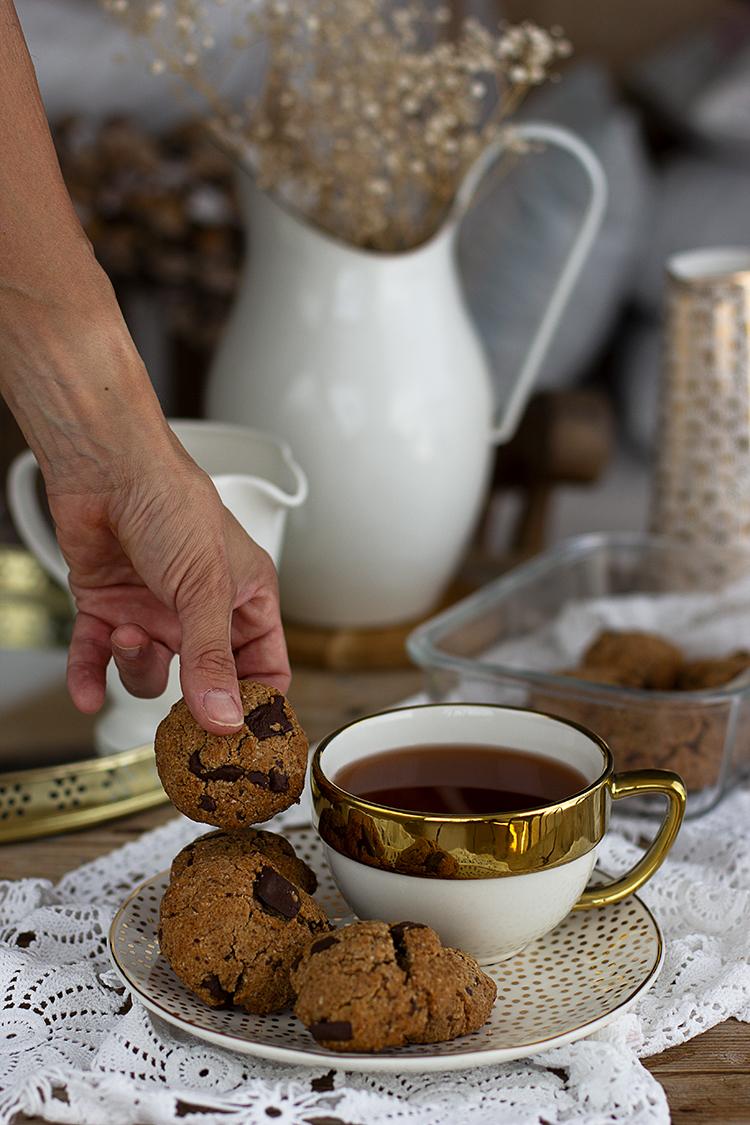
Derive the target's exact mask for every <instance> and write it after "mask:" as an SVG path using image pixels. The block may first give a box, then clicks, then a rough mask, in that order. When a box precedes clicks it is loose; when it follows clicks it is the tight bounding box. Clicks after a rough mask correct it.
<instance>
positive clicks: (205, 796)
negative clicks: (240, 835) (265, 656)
mask: <svg viewBox="0 0 750 1125" xmlns="http://www.w3.org/2000/svg"><path fill="white" fill-rule="evenodd" d="M240 696H241V698H242V704H243V709H244V712H245V722H244V725H243V727H242V729H241V730H240V731H238V732H237V733H236V734H232V735H227V736H222V735H215V734H208V733H207V732H206V731H204V730H203V728H202V727H201V726H200V725H199V724H198V723H197V722H196V721H195V719H194V718H193V716H192V715H191V714H190V711H189V710H188V708H187V704H186V703H185V701H184V700H182V699H181V700H180V701H179V703H176V704H175V705H174V707H173V708H172V710H171V711H170V712H169V714H168V715H167V717H166V718H165V719H164V720H163V721H162V722H161V723H160V724H159V727H158V729H157V732H156V741H155V750H156V768H157V770H158V771H159V777H160V779H161V783H162V785H163V786H164V789H165V791H166V793H167V796H168V797H169V799H170V800H171V801H172V803H173V804H174V805H176V807H177V808H178V809H179V810H180V812H183V813H184V814H185V815H186V816H189V817H190V818H191V819H192V820H198V821H202V822H203V823H205V824H215V825H217V826H218V827H219V828H225V829H227V830H230V831H232V830H236V829H238V828H244V827H246V826H247V825H251V824H258V823H260V822H262V821H264V820H269V819H270V818H271V817H272V816H275V815H276V813H279V812H282V811H283V810H284V809H286V808H289V806H290V805H292V804H294V802H295V801H298V800H299V798H300V794H301V792H302V788H303V786H304V782H305V772H306V769H307V738H306V737H305V733H304V731H303V730H302V727H301V726H300V724H299V722H298V720H297V717H296V715H295V714H294V711H293V710H292V707H291V704H290V703H289V700H288V699H285V697H284V696H283V695H281V693H280V692H278V691H276V689H275V688H272V687H268V686H267V685H266V684H259V683H255V682H254V681H253V680H240Z"/></svg>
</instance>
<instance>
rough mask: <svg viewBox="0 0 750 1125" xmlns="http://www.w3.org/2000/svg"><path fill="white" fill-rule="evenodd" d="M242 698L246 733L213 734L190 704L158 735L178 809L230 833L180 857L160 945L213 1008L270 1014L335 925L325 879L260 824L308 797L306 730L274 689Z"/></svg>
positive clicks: (253, 689) (249, 686)
mask: <svg viewBox="0 0 750 1125" xmlns="http://www.w3.org/2000/svg"><path fill="white" fill-rule="evenodd" d="M240 697H241V699H242V706H243V710H244V712H245V722H244V725H243V727H242V729H241V730H240V731H239V732H238V733H237V734H233V735H228V736H226V737H224V736H219V735H211V734H208V733H207V732H206V731H205V730H203V728H202V727H201V726H199V724H198V723H197V722H196V721H195V719H194V718H193V716H192V715H191V714H190V711H189V710H188V707H187V704H186V703H185V701H184V700H182V699H181V700H180V701H179V703H176V704H175V705H174V707H173V708H172V710H171V711H170V713H169V715H167V717H166V719H164V720H163V722H161V723H160V724H159V728H158V730H157V732H156V740H155V750H156V767H157V769H158V771H159V777H160V778H161V782H162V785H163V786H164V789H165V791H166V793H167V795H168V797H169V798H170V800H171V801H172V803H173V804H174V805H176V806H177V808H178V809H179V810H180V811H181V812H183V813H185V815H186V816H189V817H190V818H191V819H192V820H198V821H202V822H203V823H207V824H213V825H216V826H217V827H219V828H220V829H221V831H219V832H211V833H209V834H208V835H206V836H204V837H202V838H199V839H198V840H195V841H194V842H193V843H192V844H188V846H187V847H186V848H183V850H182V851H181V852H180V853H179V855H178V856H176V858H175V860H174V862H173V864H172V870H171V873H170V884H169V887H168V888H167V891H166V893H165V895H164V899H163V901H162V905H161V923H160V931H159V942H160V944H161V949H162V952H163V953H164V956H165V957H166V958H167V960H168V961H169V963H170V965H171V966H172V968H173V969H174V971H175V973H176V974H177V976H178V977H179V978H180V980H181V981H183V983H184V984H186V985H187V986H188V988H190V989H191V990H192V991H193V992H194V993H195V994H196V995H197V996H200V998H201V999H202V1000H204V1001H205V1002H206V1003H207V1004H210V1005H212V1006H213V1007H218V1006H221V1005H228V1004H238V1005H239V1006H240V1007H243V1008H245V1009H246V1010H247V1011H249V1012H256V1013H258V1014H266V1013H268V1012H275V1011H278V1010H279V1009H281V1008H283V1007H285V1006H286V1005H288V1004H289V1003H290V1001H291V1000H292V991H291V983H290V977H289V973H290V969H291V966H292V964H293V963H295V961H296V960H297V959H298V958H299V957H300V955H301V954H302V952H303V951H304V949H305V948H306V946H307V945H308V943H309V942H310V939H311V938H313V937H315V936H316V935H319V934H321V933H323V932H327V931H328V930H330V929H331V925H330V923H329V921H328V919H327V918H326V915H325V912H324V911H323V910H322V908H321V907H320V906H319V905H318V903H317V902H315V900H314V899H313V898H312V897H311V895H312V893H313V892H314V891H315V888H316V886H317V880H316V878H315V875H314V873H313V872H312V871H311V870H310V868H309V867H308V866H307V865H306V864H305V863H303V862H302V860H300V859H298V858H297V856H296V854H295V852H294V849H293V848H292V846H291V844H289V843H288V842H287V841H286V840H285V839H284V838H283V837H281V836H278V835H276V834H275V833H273V832H263V831H259V830H257V829H255V828H253V827H252V825H253V824H258V823H260V822H262V821H266V820H268V819H269V818H270V817H272V816H275V815H276V813H279V812H282V811H283V810H284V809H287V808H289V806H290V805H292V804H293V803H294V802H295V801H298V800H299V798H300V794H301V793H302V788H303V786H304V783H305V772H306V769H307V749H308V743H307V738H306V736H305V732H304V731H303V730H302V727H301V726H300V724H299V721H298V720H297V716H296V715H295V713H294V711H293V709H292V706H291V704H290V703H289V700H288V699H286V698H285V697H284V696H283V695H282V694H281V692H279V691H276V689H275V688H272V687H269V686H268V685H266V684H260V683H256V682H254V681H252V680H242V681H240Z"/></svg>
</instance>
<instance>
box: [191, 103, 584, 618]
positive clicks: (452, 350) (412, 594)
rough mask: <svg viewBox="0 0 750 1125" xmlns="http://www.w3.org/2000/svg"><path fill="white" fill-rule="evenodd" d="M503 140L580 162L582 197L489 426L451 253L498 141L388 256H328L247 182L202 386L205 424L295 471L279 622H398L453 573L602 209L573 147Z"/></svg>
mask: <svg viewBox="0 0 750 1125" xmlns="http://www.w3.org/2000/svg"><path fill="white" fill-rule="evenodd" d="M515 135H516V136H517V137H520V138H521V139H523V140H525V141H530V142H535V143H536V142H544V143H545V144H548V145H553V146H556V147H558V148H562V149H565V150H566V151H567V152H568V153H570V154H571V155H572V156H573V157H575V158H576V159H577V160H578V161H579V163H580V164H581V166H582V168H583V170H584V172H585V175H586V177H587V180H588V186H589V190H590V197H589V201H588V205H587V208H586V211H585V215H584V218H583V221H582V224H581V227H580V229H579V231H578V234H577V236H576V238H575V241H574V244H573V247H572V249H571V251H570V254H569V256H568V258H567V260H566V262H565V265H564V267H563V269H562V272H561V273H560V275H559V277H558V279H557V282H556V284H555V287H554V290H553V294H552V298H551V300H550V302H549V304H548V306H547V308H546V310H545V312H544V315H543V316H542V319H541V321H540V324H539V327H538V329H537V332H536V335H535V336H534V339H533V341H532V342H531V345H530V347H529V351H528V353H527V356H526V359H525V362H524V364H523V367H522V369H521V371H520V372H518V374H517V375H516V377H515V379H514V380H513V382H512V383H510V382H509V383H508V390H507V394H506V396H505V402H504V403H503V405H502V407H501V408H500V410H499V412H496V411H495V407H494V404H493V392H492V383H491V376H490V371H489V369H488V362H487V359H486V358H485V355H484V351H483V349H482V347H481V345H480V341H479V339H478V337H477V333H476V330H475V328H474V326H473V324H472V322H471V320H470V319H469V315H468V313H467V310H466V307H465V304H464V300H463V293H462V289H461V282H460V278H459V276H458V272H457V269H456V264H455V255H454V248H455V243H456V234H457V230H458V227H459V224H460V221H461V219H462V217H463V215H464V214H465V212H466V210H467V208H468V207H469V204H470V202H471V199H472V197H473V195H474V192H475V189H476V187H477V185H478V183H479V181H480V180H481V178H482V176H483V175H484V174H485V172H486V171H487V169H488V168H489V167H490V165H491V164H493V162H494V161H495V160H496V159H497V158H498V157H499V155H500V154H501V152H502V151H503V148H504V147H505V144H506V142H505V141H504V140H499V141H498V142H496V143H495V144H494V145H492V146H491V147H489V148H488V149H487V150H486V151H485V152H484V153H483V154H482V156H481V157H480V158H479V160H478V161H477V162H476V164H475V165H474V166H473V167H472V169H471V170H470V172H469V173H468V175H467V176H466V179H465V181H464V183H463V184H462V186H461V189H460V191H459V193H458V196H457V198H456V201H455V204H454V206H453V208H452V210H451V212H450V214H449V216H448V218H447V221H446V222H445V224H444V225H443V227H442V229H441V230H439V231H438V232H437V233H436V234H435V235H434V237H432V238H431V239H430V240H429V241H428V242H427V243H425V244H423V245H422V246H419V247H417V248H416V249H415V250H411V251H408V252H404V253H400V254H386V253H379V252H372V251H365V250H360V249H357V248H353V247H351V246H349V245H346V244H344V243H342V242H339V241H337V240H336V239H334V238H332V237H330V236H329V235H327V234H325V233H321V232H320V231H319V230H317V229H315V228H313V227H312V226H310V225H308V224H306V223H305V222H304V221H302V220H301V219H300V218H299V217H297V216H295V215H292V214H290V213H289V212H288V211H286V210H284V209H283V208H282V207H281V206H279V205H278V204H276V203H275V202H274V201H273V200H271V199H269V198H268V197H267V196H265V195H263V194H262V193H261V192H259V191H258V190H257V189H256V188H255V187H254V186H253V184H252V182H251V180H250V179H249V177H243V180H242V187H241V191H242V197H243V200H244V205H245V207H246V209H247V224H248V231H249V236H250V244H251V252H250V254H249V256H248V260H247V265H246V268H245V274H244V278H243V281H242V285H241V288H240V292H239V295H238V298H237V301H236V304H235V307H234V310H233V313H232V316H231V318H230V323H229V326H228V329H227V332H226V334H225V337H224V339H223V341H222V344H221V346H220V348H219V351H218V354H217V357H216V359H215V362H214V366H213V369H212V372H211V375H210V378H209V385H208V394H207V413H208V414H209V416H211V417H213V418H225V419H230V418H231V419H238V420H241V421H244V422H247V423H251V424H253V425H258V426H262V427H264V428H268V429H271V430H273V431H274V432H275V433H278V434H281V435H282V436H283V437H285V438H286V439H287V440H288V441H290V442H291V443H292V445H293V447H294V449H295V452H296V453H297V456H298V457H299V458H300V462H301V464H302V465H303V466H304V468H305V472H306V473H307V475H308V479H309V482H310V497H309V501H308V503H307V504H306V505H305V507H304V508H303V509H299V510H298V511H296V512H294V513H293V515H292V517H291V518H290V521H289V531H288V537H287V544H286V548H285V551H284V559H283V562H282V566H281V590H282V605H283V608H284V613H285V616H287V617H288V618H290V619H293V620H296V621H299V622H302V623H306V624H313V625H324V626H380V625H387V624H392V623H396V622H400V621H405V620H408V619H409V618H414V617H416V616H418V615H420V614H423V613H425V612H427V611H429V609H430V608H431V607H432V606H433V605H434V604H435V602H436V601H437V599H438V598H439V596H440V594H441V592H442V591H443V589H444V587H445V586H446V585H447V583H448V581H449V580H450V578H451V576H452V575H453V573H454V571H455V569H456V567H457V565H458V564H459V561H460V559H461V557H462V554H463V552H464V550H465V548H466V546H467V542H468V540H469V537H470V535H471V533H472V531H473V529H474V526H475V524H476V521H477V517H478V514H479V511H480V506H481V503H482V500H483V497H484V493H485V489H486V485H487V479H488V471H489V468H490V458H491V455H492V446H493V444H494V443H497V442H502V441H505V440H507V439H508V437H510V436H511V435H512V433H513V431H514V429H515V427H516V424H517V422H518V419H519V417H520V415H521V412H522V410H523V408H524V405H525V403H526V400H527V397H528V395H529V392H530V390H531V387H532V384H533V381H534V378H535V376H536V373H537V371H538V369H539V366H540V363H541V361H542V359H543V357H544V354H545V351H546V349H547V347H548V345H549V342H550V340H551V337H552V334H553V331H554V329H555V326H556V325H557V323H558V320H559V318H560V315H561V312H562V310H563V307H564V305H565V302H566V300H567V298H568V296H569V294H570V292H571V289H572V287H573V285H574V283H575V280H576V278H577V276H578V274H579V272H580V269H581V266H582V265H583V262H584V260H585V258H586V256H587V254H588V251H589V249H590V247H591V244H592V242H593V240H594V237H595V235H596V232H597V229H598V227H599V224H600V221H601V217H602V213H603V210H604V205H605V200H606V183H605V179H604V174H603V172H602V170H601V166H600V164H599V162H598V160H597V159H596V157H595V156H594V154H593V153H592V152H591V150H590V149H589V148H588V147H587V146H586V145H585V144H584V143H583V142H582V141H581V140H579V139H578V138H577V137H575V136H574V135H573V134H571V133H569V132H567V131H566V130H563V129H560V128H557V127H556V126H553V125H547V124H524V125H520V126H518V128H517V129H515ZM539 158H540V157H536V159H539ZM501 374H504V373H501Z"/></svg>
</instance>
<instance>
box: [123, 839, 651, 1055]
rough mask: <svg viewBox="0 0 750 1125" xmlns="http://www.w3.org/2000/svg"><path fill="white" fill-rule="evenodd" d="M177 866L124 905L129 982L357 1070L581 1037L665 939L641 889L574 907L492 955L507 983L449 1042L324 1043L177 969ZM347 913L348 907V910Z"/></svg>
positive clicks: (217, 1037) (234, 1045) (173, 1014)
mask: <svg viewBox="0 0 750 1125" xmlns="http://www.w3.org/2000/svg"><path fill="white" fill-rule="evenodd" d="M287 836H288V838H289V840H290V842H291V843H292V844H293V845H294V847H295V849H296V850H297V853H298V854H299V855H300V857H301V858H302V859H304V860H305V862H307V863H309V864H310V866H312V867H313V869H314V870H315V871H316V874H317V875H318V879H319V881H320V888H319V890H318V892H317V894H316V896H315V897H316V899H317V900H318V901H319V902H320V903H321V904H322V905H323V906H324V907H325V909H326V911H327V912H328V914H329V915H330V916H331V917H332V918H343V917H344V916H345V915H346V913H347V910H348V908H347V906H346V904H345V903H344V901H343V899H342V898H341V897H340V895H339V893H338V891H337V889H336V887H335V885H334V883H333V880H332V878H331V875H330V872H329V870H328V868H327V866H326V863H325V858H324V854H323V846H322V844H321V842H320V840H319V839H318V837H317V836H316V835H315V833H314V832H313V830H312V829H292V830H290V831H288V832H287ZM167 879H168V873H167V872H163V873H162V874H161V875H156V876H153V877H151V878H150V879H147V880H146V881H145V882H144V883H142V884H141V885H140V886H139V887H137V888H136V889H135V891H133V892H132V893H131V895H130V896H129V897H128V898H127V899H126V901H125V902H124V903H123V905H122V906H121V908H120V910H119V911H118V913H117V914H116V916H115V918H114V921H113V922H112V926H111V929H110V934H109V948H110V956H111V958H112V962H113V964H114V966H115V969H116V970H117V971H118V973H119V975H120V976H121V977H122V979H123V981H124V983H125V985H126V987H127V988H129V990H130V991H131V992H132V993H133V995H134V996H136V997H137V998H138V999H139V1000H140V1001H141V1002H142V1003H143V1004H144V1005H145V1007H146V1008H148V1009H149V1010H150V1011H151V1012H153V1013H155V1014H156V1015H158V1016H159V1017H160V1018H162V1019H164V1020H166V1021H167V1022H168V1023H171V1024H172V1025H174V1026H176V1027H178V1028H181V1029H182V1030H184V1031H186V1032H187V1033H188V1034H190V1035H193V1036H195V1037H197V1038H199V1039H203V1040H206V1041H208V1042H210V1043H213V1044H215V1045H217V1046H220V1047H224V1048H227V1049H229V1050H235V1051H239V1052H242V1053H244V1054H250V1055H255V1056H258V1057H261V1058H268V1059H275V1060H277V1061H279V1062H284V1063H294V1064H300V1065H304V1066H312V1067H320V1065H321V1064H322V1063H323V1062H325V1061H327V1060H330V1059H333V1058H335V1059H336V1065H337V1066H338V1067H341V1068H345V1069H347V1070H352V1071H364V1072H367V1071H370V1072H373V1071H381V1072H400V1073H406V1072H412V1073H414V1072H417V1073H419V1072H427V1071H433V1070H434V1071H446V1070H461V1069H468V1068H470V1067H475V1066H486V1065H490V1064H493V1063H498V1062H504V1061H509V1060H511V1059H518V1058H526V1057H528V1056H530V1055H533V1054H535V1053H536V1052H538V1051H540V1050H543V1049H544V1050H546V1049H549V1048H551V1047H554V1046H561V1045H562V1044H564V1043H569V1042H572V1041H573V1040H575V1039H579V1038H582V1037H583V1036H585V1035H588V1034H591V1033H592V1032H593V1031H596V1030H598V1029H599V1028H601V1027H603V1026H605V1025H606V1024H607V1023H609V1022H610V1021H611V1020H613V1019H614V1018H616V1017H617V1016H618V1015H620V1014H621V1013H622V1012H623V1011H625V1010H626V1009H627V1008H629V1007H630V1006H631V1005H632V1004H633V1003H635V1002H636V1000H637V999H638V997H639V996H641V995H642V994H643V992H644V991H645V990H646V989H648V988H649V987H650V986H651V985H652V984H653V983H654V981H655V979H656V977H657V975H658V972H659V970H660V968H661V965H662V961H663V956H664V947H663V941H662V937H661V933H660V931H659V927H658V925H657V923H656V921H655V919H654V918H653V916H652V914H651V913H650V911H649V910H648V908H647V907H646V906H645V905H644V903H643V902H641V900H640V899H639V898H637V897H635V896H633V897H631V898H629V899H628V900H627V902H622V903H618V904H615V905H613V906H608V907H605V908H603V909H602V910H599V911H596V912H593V911H584V912H581V913H575V914H570V915H569V916H568V917H567V918H566V919H565V920H564V921H563V922H562V923H561V924H560V925H559V926H558V927H557V929H556V930H554V931H553V932H552V933H550V934H547V935H546V936H545V937H543V938H540V939H539V940H538V941H535V942H533V943H532V944H531V945H529V946H527V947H526V949H525V950H523V951H522V952H521V953H519V954H517V955H516V956H515V957H512V958H511V959H510V960H508V961H504V962H501V963H499V964H497V965H491V966H486V967H485V969H484V971H485V972H487V973H489V974H490V975H491V976H492V977H493V979H494V980H495V982H496V984H497V987H498V998H497V1001H496V1003H495V1007H494V1010H493V1012H492V1015H491V1017H490V1019H489V1021H488V1022H487V1023H486V1024H485V1026H484V1027H482V1028H480V1030H479V1031H476V1032H474V1033H473V1034H471V1035H466V1036H463V1037H462V1038H460V1039H456V1040H454V1041H452V1042H450V1043H439V1044H426V1045H418V1046H413V1047H405V1048H402V1049H400V1050H396V1051H390V1052H384V1053H382V1054H378V1055H349V1054H341V1053H340V1052H336V1053H335V1054H334V1053H333V1052H329V1051H326V1050H325V1049H324V1048H322V1047H319V1046H318V1045H317V1044H315V1043H314V1041H313V1040H312V1039H310V1037H309V1036H308V1034H307V1032H306V1031H305V1029H304V1027H303V1026H302V1025H301V1024H300V1023H299V1021H298V1020H296V1019H295V1017H294V1016H293V1015H292V1013H291V1012H281V1013H277V1014H276V1015H272V1016H253V1015H250V1014H248V1013H246V1012H241V1011H237V1010H229V1011H225V1010H217V1009H212V1008H208V1007H206V1006H205V1005H203V1004H202V1003H201V1002H200V1001H199V1000H198V999H197V998H196V997H194V996H193V995H192V994H191V993H190V992H188V990H187V989H186V988H185V987H184V986H183V985H182V984H181V983H180V981H178V980H177V978H176V977H175V976H174V974H173V973H172V971H171V969H170V968H169V966H168V964H167V963H166V961H165V960H164V958H163V957H162V956H161V954H160V952H159V943H158V937H157V927H158V915H159V904H160V902H161V897H162V894H163V893H164V889H165V887H166V884H167ZM347 920H348V919H347Z"/></svg>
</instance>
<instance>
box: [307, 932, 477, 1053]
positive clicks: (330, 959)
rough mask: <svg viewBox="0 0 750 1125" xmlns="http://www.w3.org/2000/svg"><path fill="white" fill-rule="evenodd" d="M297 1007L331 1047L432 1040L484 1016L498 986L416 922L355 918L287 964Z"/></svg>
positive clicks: (374, 1047)
mask: <svg viewBox="0 0 750 1125" xmlns="http://www.w3.org/2000/svg"><path fill="white" fill-rule="evenodd" d="M292 986H293V987H294V988H295V989H296V991H297V1001H296V1004H295V1008H294V1010H295V1012H296V1014H297V1016H298V1017H299V1018H300V1019H301V1020H302V1022H303V1023H304V1025H305V1026H306V1027H307V1029H308V1031H309V1032H310V1034H311V1035H312V1036H313V1038H314V1039H315V1040H316V1041H317V1042H318V1043H320V1044H321V1045H322V1046H324V1047H329V1048H330V1049H331V1050H334V1051H382V1050H384V1049H386V1048H388V1047H403V1046H405V1045H406V1044H408V1043H437V1042H440V1041H442V1040H446V1039H454V1038H456V1037H457V1036H459V1035H466V1034H467V1033H468V1032H470V1031H476V1030H477V1029H478V1028H479V1027H481V1026H482V1024H483V1023H485V1022H486V1020H487V1018H488V1017H489V1014H490V1012H491V1010H492V1005H493V1003H494V1001H495V995H496V988H495V984H494V981H492V980H491V979H490V978H489V977H488V976H486V974H485V973H483V972H482V970H481V969H480V968H479V965H478V964H477V963H476V961H474V960H473V958H471V957H469V956H468V955H467V954H465V953H461V952H459V950H457V949H449V948H446V947H445V946H443V945H442V944H441V941H440V938H439V937H438V936H437V934H436V933H435V931H434V930H431V929H430V928H429V927H428V926H423V925H420V924H419V923H416V922H398V923H395V924H393V925H390V926H389V925H388V924H387V923H386V922H355V923H354V924H353V925H351V926H345V927H344V928H343V929H341V930H336V931H334V932H333V933H331V934H326V935H325V936H324V937H322V938H316V939H315V940H314V941H312V942H311V943H310V944H309V945H308V947H307V949H306V951H305V953H304V955H303V957H302V958H301V960H300V961H299V963H298V964H297V966H296V967H295V968H294V969H293V970H292Z"/></svg>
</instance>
